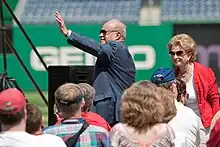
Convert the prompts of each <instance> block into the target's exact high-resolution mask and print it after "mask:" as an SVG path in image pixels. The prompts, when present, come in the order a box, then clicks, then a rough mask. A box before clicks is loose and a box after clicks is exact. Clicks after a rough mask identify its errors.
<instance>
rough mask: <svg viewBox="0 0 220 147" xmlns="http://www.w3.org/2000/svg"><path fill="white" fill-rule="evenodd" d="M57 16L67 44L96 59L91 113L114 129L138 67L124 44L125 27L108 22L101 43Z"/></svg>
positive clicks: (101, 35)
mask: <svg viewBox="0 0 220 147" xmlns="http://www.w3.org/2000/svg"><path fill="white" fill-rule="evenodd" d="M55 16H56V21H57V23H58V25H59V28H60V31H61V33H62V34H63V35H65V36H66V37H67V42H68V44H70V45H72V46H75V47H77V48H79V49H81V50H83V51H85V52H87V53H89V54H92V55H93V56H95V57H97V61H96V64H95V73H94V79H93V87H94V88H95V90H96V95H95V98H94V102H93V108H92V111H94V112H96V113H98V114H100V115H101V116H102V117H104V118H105V119H106V121H107V122H108V123H109V124H110V125H111V126H113V125H114V124H115V123H117V122H119V121H120V113H119V110H120V97H121V95H122V93H123V91H124V90H125V89H126V88H128V87H129V86H130V85H131V84H132V83H133V82H135V73H136V70H135V65H134V62H133V59H132V56H131V54H130V53H129V51H128V47H127V46H125V44H124V40H125V38H126V26H125V25H124V24H123V23H122V22H121V21H119V20H118V19H112V20H110V21H108V22H106V23H105V24H104V25H103V27H102V29H101V31H100V41H101V43H99V42H97V41H95V40H93V39H91V38H88V37H85V36H81V35H79V34H77V33H75V32H73V31H71V30H68V29H67V28H66V26H65V23H64V20H63V18H62V17H61V15H60V14H59V13H58V12H56V14H55Z"/></svg>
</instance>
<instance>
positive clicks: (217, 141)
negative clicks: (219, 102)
mask: <svg viewBox="0 0 220 147" xmlns="http://www.w3.org/2000/svg"><path fill="white" fill-rule="evenodd" d="M206 145H207V147H220V118H219V119H217V121H216V122H215V124H214V126H213V128H212V129H211V133H210V136H209V140H208V141H207V144H206Z"/></svg>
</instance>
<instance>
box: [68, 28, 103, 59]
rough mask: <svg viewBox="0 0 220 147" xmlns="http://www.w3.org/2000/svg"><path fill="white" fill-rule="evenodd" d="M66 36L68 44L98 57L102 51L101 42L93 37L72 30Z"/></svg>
mask: <svg viewBox="0 0 220 147" xmlns="http://www.w3.org/2000/svg"><path fill="white" fill-rule="evenodd" d="M66 36H67V37H68V38H67V42H68V44H70V45H72V46H75V47H77V48H79V49H81V50H83V51H85V52H87V53H89V54H92V55H93V56H96V57H98V55H99V54H100V53H101V49H100V46H101V44H100V43H98V42H97V41H95V40H93V39H91V38H88V37H85V36H81V35H79V34H77V33H75V32H72V31H71V30H69V31H68V33H67V35H66Z"/></svg>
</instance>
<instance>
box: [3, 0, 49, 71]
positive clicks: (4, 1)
mask: <svg viewBox="0 0 220 147" xmlns="http://www.w3.org/2000/svg"><path fill="white" fill-rule="evenodd" d="M3 3H4V4H5V6H6V8H7V9H8V11H9V12H10V14H11V16H12V17H13V19H14V20H15V22H16V23H17V25H18V27H19V28H20V29H21V32H22V33H23V34H24V36H25V38H26V39H27V41H28V43H29V44H30V45H31V47H32V49H33V50H34V52H35V53H36V55H37V57H38V58H39V60H40V61H41V63H42V64H43V66H44V68H45V70H46V71H47V70H48V67H47V65H46V63H45V62H44V60H43V59H42V57H41V56H40V54H39V53H38V51H37V49H36V47H35V46H34V44H33V43H32V41H31V39H30V38H29V37H28V35H27V33H26V32H25V30H24V28H23V27H22V25H21V23H20V22H19V21H18V19H17V17H16V16H15V15H14V13H13V11H12V9H11V8H10V6H9V5H8V3H7V2H6V0H3Z"/></svg>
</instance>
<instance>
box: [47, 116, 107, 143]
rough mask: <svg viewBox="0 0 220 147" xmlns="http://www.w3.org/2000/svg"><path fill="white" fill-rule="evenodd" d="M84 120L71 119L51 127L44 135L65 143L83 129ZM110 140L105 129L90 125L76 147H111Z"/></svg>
mask: <svg viewBox="0 0 220 147" xmlns="http://www.w3.org/2000/svg"><path fill="white" fill-rule="evenodd" d="M83 122H84V119H83V118H71V119H68V120H65V121H63V123H62V124H60V125H54V126H50V127H48V128H46V129H44V130H43V133H47V134H53V135H56V136H59V137H61V138H62V139H63V140H64V141H67V139H68V138H70V137H72V136H73V135H74V134H76V133H77V132H78V131H79V130H80V128H81V127H82V125H83ZM109 146H110V139H109V134H108V131H107V130H106V129H104V128H101V127H98V126H94V125H89V127H88V128H87V129H86V130H85V131H84V132H83V133H82V134H81V135H80V137H79V139H78V140H77V143H76V145H75V147H109Z"/></svg>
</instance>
